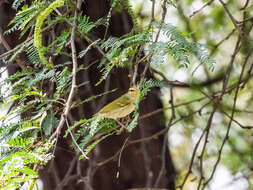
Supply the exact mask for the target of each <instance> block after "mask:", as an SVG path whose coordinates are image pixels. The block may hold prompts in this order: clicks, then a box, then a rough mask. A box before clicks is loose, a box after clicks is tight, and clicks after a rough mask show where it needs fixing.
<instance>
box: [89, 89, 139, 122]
mask: <svg viewBox="0 0 253 190" xmlns="http://www.w3.org/2000/svg"><path fill="white" fill-rule="evenodd" d="M139 96H140V89H139V88H138V87H137V86H132V87H130V88H129V90H128V92H127V93H125V94H123V95H122V96H120V97H119V98H117V99H115V100H113V101H112V102H110V103H108V104H107V105H105V106H104V107H103V108H102V109H101V110H99V111H98V112H97V113H96V114H95V115H94V118H110V119H114V120H117V119H120V118H124V117H126V116H127V115H129V114H130V113H132V112H133V111H134V110H135V108H136V104H137V100H138V97H139Z"/></svg>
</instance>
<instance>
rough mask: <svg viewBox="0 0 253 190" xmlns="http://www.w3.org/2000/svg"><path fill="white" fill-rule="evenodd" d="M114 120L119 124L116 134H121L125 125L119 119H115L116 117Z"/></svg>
mask: <svg viewBox="0 0 253 190" xmlns="http://www.w3.org/2000/svg"><path fill="white" fill-rule="evenodd" d="M115 121H116V122H117V123H118V124H119V125H120V126H121V128H120V130H119V132H118V133H117V134H118V135H119V134H121V132H122V131H123V130H124V129H126V126H125V125H124V124H122V123H121V122H120V121H118V120H117V119H116V120H115Z"/></svg>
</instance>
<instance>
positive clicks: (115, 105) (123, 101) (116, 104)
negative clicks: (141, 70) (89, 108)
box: [99, 96, 131, 113]
mask: <svg viewBox="0 0 253 190" xmlns="http://www.w3.org/2000/svg"><path fill="white" fill-rule="evenodd" d="M130 104H131V100H130V98H128V97H127V96H121V97H119V98H118V99H116V100H114V101H112V102H111V103H109V104H107V105H106V106H105V107H103V108H102V109H101V110H100V111H99V113H106V112H109V111H112V110H115V111H116V110H120V109H123V108H124V107H126V106H128V105H130Z"/></svg>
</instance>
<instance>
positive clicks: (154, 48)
mask: <svg viewBox="0 0 253 190" xmlns="http://www.w3.org/2000/svg"><path fill="white" fill-rule="evenodd" d="M153 26H155V27H161V30H162V31H163V33H164V35H166V36H167V38H168V41H166V42H164V41H163V42H154V43H151V44H150V46H149V51H150V52H151V53H152V58H151V63H152V66H153V67H154V68H156V67H159V66H160V65H162V64H164V59H165V55H166V54H167V53H169V55H170V56H171V57H173V58H174V59H175V60H176V61H177V62H179V63H180V67H188V66H189V64H190V56H191V55H196V57H197V58H198V59H199V61H200V62H201V63H203V64H209V66H210V69H212V70H213V68H214V63H215V61H214V60H213V59H211V58H210V56H209V53H208V51H207V49H205V48H204V46H203V45H201V44H198V43H191V42H189V41H187V40H186V38H185V37H184V36H183V35H182V34H181V32H180V31H179V30H178V29H177V28H176V27H175V26H173V25H171V24H165V23H159V22H154V23H153Z"/></svg>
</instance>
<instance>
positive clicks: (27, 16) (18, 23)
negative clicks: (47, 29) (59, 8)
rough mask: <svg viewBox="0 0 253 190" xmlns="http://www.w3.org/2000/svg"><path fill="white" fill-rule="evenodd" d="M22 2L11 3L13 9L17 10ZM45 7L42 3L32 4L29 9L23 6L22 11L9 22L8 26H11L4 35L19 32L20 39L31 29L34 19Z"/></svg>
mask: <svg viewBox="0 0 253 190" xmlns="http://www.w3.org/2000/svg"><path fill="white" fill-rule="evenodd" d="M21 3H22V1H15V2H14V3H13V6H14V8H17V7H18V6H19V5H20V4H21ZM44 7H45V3H44V2H37V1H36V3H33V4H32V5H31V6H30V7H28V6H23V7H22V10H21V11H20V12H19V13H17V15H16V16H15V17H14V18H13V19H12V20H11V22H10V25H11V24H12V25H13V26H12V27H11V28H10V29H8V30H7V31H6V32H5V33H6V34H9V33H11V32H13V31H16V30H19V31H21V33H20V37H22V36H23V35H24V34H25V33H26V32H27V31H28V29H29V28H31V27H32V26H33V24H34V21H35V20H36V17H37V16H38V14H39V13H40V11H41V10H43V8H44Z"/></svg>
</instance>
